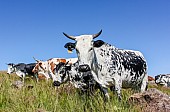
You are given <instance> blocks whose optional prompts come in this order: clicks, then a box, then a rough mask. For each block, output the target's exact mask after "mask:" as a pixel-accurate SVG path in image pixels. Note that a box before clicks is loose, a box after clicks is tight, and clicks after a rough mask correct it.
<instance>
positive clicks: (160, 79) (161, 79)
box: [155, 75, 170, 86]
mask: <svg viewBox="0 0 170 112" xmlns="http://www.w3.org/2000/svg"><path fill="white" fill-rule="evenodd" d="M169 79H170V77H169V76H167V75H157V76H155V83H156V84H158V85H165V86H167V84H168V82H169Z"/></svg>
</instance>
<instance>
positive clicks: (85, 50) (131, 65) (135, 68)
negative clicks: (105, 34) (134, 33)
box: [63, 30, 148, 100]
mask: <svg viewBox="0 0 170 112" xmlns="http://www.w3.org/2000/svg"><path fill="white" fill-rule="evenodd" d="M101 33H102V30H101V31H100V32H98V33H97V34H94V35H80V36H70V35H67V34H66V33H64V32H63V34H64V35H65V36H66V37H67V38H69V39H71V40H74V41H75V43H67V44H65V48H67V49H68V50H71V49H75V50H76V53H77V56H78V64H79V67H78V70H79V71H80V72H89V71H91V73H92V75H93V77H94V79H95V81H96V82H98V83H99V85H100V86H101V88H102V92H103V93H104V95H105V97H106V98H107V99H109V94H108V88H109V87H111V86H114V89H115V91H116V93H117V95H118V99H119V100H121V88H122V87H123V88H132V89H134V90H137V91H141V92H143V91H145V90H146V88H147V84H148V75H147V64H146V60H145V58H144V56H143V55H142V53H141V52H139V51H133V50H124V49H119V48H116V47H115V46H112V45H110V44H108V43H106V42H104V41H102V40H96V41H94V39H95V38H97V37H98V36H99V35H100V34H101Z"/></svg>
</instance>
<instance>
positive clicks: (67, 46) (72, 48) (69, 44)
mask: <svg viewBox="0 0 170 112" xmlns="http://www.w3.org/2000/svg"><path fill="white" fill-rule="evenodd" d="M64 47H65V48H66V49H68V50H69V51H72V50H74V49H75V43H71V42H68V43H66V44H65V46H64Z"/></svg>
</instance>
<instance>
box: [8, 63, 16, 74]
mask: <svg viewBox="0 0 170 112" xmlns="http://www.w3.org/2000/svg"><path fill="white" fill-rule="evenodd" d="M13 72H15V68H14V65H13V64H8V71H7V74H11V73H13Z"/></svg>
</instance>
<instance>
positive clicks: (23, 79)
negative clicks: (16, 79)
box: [22, 73, 25, 83]
mask: <svg viewBox="0 0 170 112" xmlns="http://www.w3.org/2000/svg"><path fill="white" fill-rule="evenodd" d="M22 82H23V83H24V82H25V73H23V74H22Z"/></svg>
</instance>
